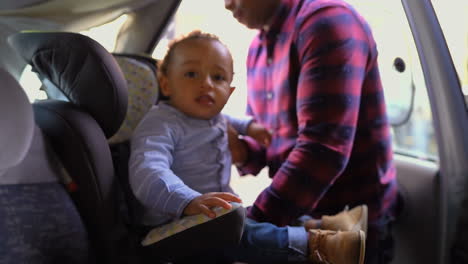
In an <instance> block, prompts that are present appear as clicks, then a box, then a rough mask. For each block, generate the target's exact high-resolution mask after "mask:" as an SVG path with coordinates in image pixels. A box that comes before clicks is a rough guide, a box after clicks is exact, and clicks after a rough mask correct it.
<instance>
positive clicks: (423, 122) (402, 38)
mask: <svg viewBox="0 0 468 264" xmlns="http://www.w3.org/2000/svg"><path fill="white" fill-rule="evenodd" d="M347 2H349V3H350V4H352V5H353V6H354V7H355V8H356V9H357V10H358V11H359V12H360V13H361V15H362V16H363V17H365V18H366V20H367V21H368V22H369V24H370V26H371V29H372V31H373V34H374V37H375V40H376V42H377V49H378V51H379V59H378V62H379V68H380V74H381V78H382V85H383V87H384V92H385V99H386V103H387V109H388V113H389V117H390V119H391V120H392V119H393V120H392V134H393V145H394V146H393V148H394V151H395V152H396V153H398V154H402V155H409V156H413V157H418V158H420V159H427V160H437V144H436V139H435V134H434V127H433V124H432V114H431V108H430V104H429V99H428V95H427V89H426V85H425V82H424V75H423V72H422V68H421V63H420V60H419V57H418V53H417V50H416V46H415V43H414V39H413V37H412V34H411V30H410V27H409V24H408V21H407V19H406V15H405V12H404V9H403V6H402V4H401V1H362V0H347Z"/></svg>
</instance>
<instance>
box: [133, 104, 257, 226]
mask: <svg viewBox="0 0 468 264" xmlns="http://www.w3.org/2000/svg"><path fill="white" fill-rule="evenodd" d="M227 120H229V122H230V123H231V124H232V125H233V126H234V128H236V129H237V130H238V131H239V132H240V134H245V133H246V130H247V127H248V125H249V123H250V122H251V120H252V119H251V118H249V117H246V118H243V119H240V118H233V117H229V116H226V115H222V114H219V115H217V116H216V117H214V118H212V119H211V120H202V119H196V118H192V117H189V116H187V115H185V114H184V113H182V112H180V111H179V110H177V109H175V108H174V107H172V106H170V105H168V104H167V103H165V102H161V103H159V104H158V105H156V106H153V108H152V109H151V110H150V111H149V112H148V113H147V114H146V115H145V117H144V118H143V119H142V120H141V122H140V123H139V125H138V126H137V128H136V129H135V131H134V133H133V135H132V138H131V155H130V160H129V177H130V178H129V180H130V185H131V188H132V191H133V193H134V194H135V196H136V198H137V199H138V200H139V201H140V202H141V204H142V205H143V208H144V209H143V210H144V211H143V212H142V213H143V214H142V215H143V219H142V221H141V224H144V225H151V226H155V225H160V224H163V223H166V222H168V221H171V220H174V219H177V218H179V217H181V216H182V213H183V210H184V208H185V207H186V206H187V204H188V203H189V202H190V201H191V200H192V199H194V198H195V197H197V196H199V195H200V194H202V193H207V192H233V191H232V189H231V188H230V186H229V181H230V176H231V163H232V161H231V155H230V152H229V148H228V141H227Z"/></svg>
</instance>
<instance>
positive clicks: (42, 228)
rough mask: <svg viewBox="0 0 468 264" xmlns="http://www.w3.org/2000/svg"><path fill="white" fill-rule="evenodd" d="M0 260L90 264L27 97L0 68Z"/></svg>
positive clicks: (84, 240)
mask: <svg viewBox="0 0 468 264" xmlns="http://www.w3.org/2000/svg"><path fill="white" fill-rule="evenodd" d="M0 82H1V83H2V86H1V87H0V127H1V128H2V133H1V134H0V146H2V152H1V153H0V234H1V239H0V263H30V264H49V263H50V264H52V263H76V264H85V263H95V259H94V257H93V253H92V248H91V247H90V241H89V238H88V234H87V231H86V229H85V227H84V225H83V222H82V221H81V218H80V215H79V214H78V211H77V209H76V207H75V205H74V204H73V202H72V199H71V198H70V196H69V195H68V193H67V191H66V190H65V186H64V185H63V184H62V179H63V178H62V174H61V168H60V166H58V165H59V164H57V163H56V162H55V159H56V157H55V154H54V153H53V151H52V150H51V148H50V146H49V144H48V141H47V138H46V137H45V136H44V133H43V132H42V130H41V129H40V128H39V127H37V126H36V125H35V123H34V116H33V110H32V107H31V104H30V103H29V101H28V98H27V96H26V94H25V93H24V91H23V90H22V88H21V87H20V86H19V84H18V83H17V82H16V80H15V79H14V78H13V77H12V76H11V75H10V74H8V73H7V72H6V71H4V70H3V69H0Z"/></svg>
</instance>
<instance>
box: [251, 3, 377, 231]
mask: <svg viewBox="0 0 468 264" xmlns="http://www.w3.org/2000/svg"><path fill="white" fill-rule="evenodd" d="M298 21H301V18H300V19H299V20H298ZM369 37H370V36H369V35H367V33H366V31H365V29H364V28H363V26H362V25H361V24H360V21H359V20H358V19H357V18H356V17H355V16H354V14H353V13H352V12H351V11H349V10H347V9H345V8H341V7H331V8H325V9H321V10H319V11H317V12H316V13H314V14H313V15H309V16H308V17H307V18H306V19H302V21H301V22H300V24H298V32H297V36H296V38H295V39H296V41H297V43H296V45H297V50H298V57H299V61H300V63H301V66H300V75H299V78H298V86H297V95H296V111H297V118H298V137H297V142H296V145H295V147H294V148H293V149H292V151H291V152H290V153H289V155H288V157H287V159H286V160H285V161H284V162H283V163H282V165H281V167H280V169H279V170H278V171H277V173H276V174H275V175H274V177H273V181H272V183H271V185H270V186H269V187H267V188H266V189H265V190H264V191H263V192H262V193H261V194H260V195H259V196H258V198H257V199H256V201H255V203H254V205H253V206H252V207H251V208H250V210H249V213H248V215H249V217H251V218H253V219H255V220H257V221H268V222H271V223H273V224H276V225H279V226H284V225H287V224H289V223H290V222H291V221H292V220H294V219H296V218H297V217H299V216H301V215H303V214H304V213H306V212H310V211H311V210H313V208H315V207H316V206H317V203H318V202H319V201H320V199H321V197H323V195H324V194H325V193H326V192H327V190H328V189H329V188H330V187H331V186H332V184H333V183H334V181H336V179H337V178H338V177H339V176H340V174H341V173H342V172H343V171H344V168H345V167H346V165H347V163H348V160H349V156H350V153H351V149H352V147H353V140H354V135H355V130H356V125H357V120H358V114H359V112H358V110H359V104H360V100H361V87H362V84H363V80H364V76H365V71H366V64H367V60H368V54H369V53H368V49H369V44H368V38H369Z"/></svg>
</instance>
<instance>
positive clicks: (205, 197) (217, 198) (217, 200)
mask: <svg viewBox="0 0 468 264" xmlns="http://www.w3.org/2000/svg"><path fill="white" fill-rule="evenodd" d="M229 202H236V203H242V200H241V199H240V198H239V197H237V196H235V195H234V194H232V193H228V192H211V193H205V194H202V195H200V196H198V197H196V198H195V199H193V200H192V201H190V203H189V204H188V205H187V206H186V207H185V209H184V214H185V215H196V214H205V215H206V216H208V217H211V218H215V217H216V214H215V212H214V211H213V210H211V208H213V207H216V206H220V207H223V208H225V209H228V210H229V209H231V208H232V205H231V204H230V203H229Z"/></svg>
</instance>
